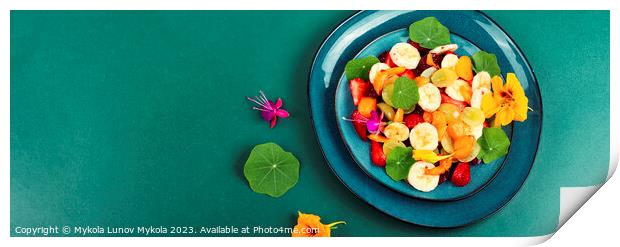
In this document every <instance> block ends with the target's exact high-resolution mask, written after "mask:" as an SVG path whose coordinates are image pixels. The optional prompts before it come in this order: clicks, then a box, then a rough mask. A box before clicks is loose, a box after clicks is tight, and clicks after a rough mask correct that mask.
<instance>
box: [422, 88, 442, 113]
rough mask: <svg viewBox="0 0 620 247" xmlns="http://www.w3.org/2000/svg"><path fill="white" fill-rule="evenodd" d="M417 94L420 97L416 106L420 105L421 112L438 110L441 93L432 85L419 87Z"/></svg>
mask: <svg viewBox="0 0 620 247" xmlns="http://www.w3.org/2000/svg"><path fill="white" fill-rule="evenodd" d="M418 93H419V95H420V97H419V100H418V105H420V107H422V109H423V110H425V111H428V112H434V111H435V110H437V108H439V105H441V93H440V92H439V89H438V88H437V87H436V86H435V85H433V84H432V83H427V84H424V85H423V86H421V87H419V88H418Z"/></svg>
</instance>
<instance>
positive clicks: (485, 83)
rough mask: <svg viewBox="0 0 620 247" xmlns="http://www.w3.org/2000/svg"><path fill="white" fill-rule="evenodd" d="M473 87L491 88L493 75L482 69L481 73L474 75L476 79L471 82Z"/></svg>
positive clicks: (474, 88)
mask: <svg viewBox="0 0 620 247" xmlns="http://www.w3.org/2000/svg"><path fill="white" fill-rule="evenodd" d="M471 87H472V89H473V90H476V89H480V88H486V89H488V90H491V75H490V74H489V73H488V72H486V71H480V73H478V74H476V76H474V79H473V80H472V82H471Z"/></svg>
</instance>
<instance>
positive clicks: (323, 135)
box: [308, 11, 542, 228]
mask: <svg viewBox="0 0 620 247" xmlns="http://www.w3.org/2000/svg"><path fill="white" fill-rule="evenodd" d="M428 16H434V17H436V18H437V19H439V21H441V23H443V24H444V25H445V26H446V27H448V29H449V30H450V31H451V32H452V39H453V41H455V42H457V43H459V44H461V45H463V46H465V49H463V48H461V49H460V50H459V52H461V54H471V53H472V52H475V51H476V50H477V49H482V50H485V51H487V52H490V53H494V54H496V55H497V58H498V62H499V65H500V68H501V69H502V73H503V74H505V73H506V72H514V73H515V74H516V75H517V77H518V78H519V80H520V82H521V85H522V86H523V88H524V90H525V93H526V95H527V96H528V98H529V106H530V108H532V109H533V112H529V113H528V120H527V121H525V122H518V123H515V124H514V125H513V126H512V135H511V139H512V140H511V147H510V152H509V153H508V155H507V156H506V157H505V159H504V160H503V161H497V163H495V164H486V165H480V166H479V167H476V168H475V171H474V170H472V173H474V174H472V178H476V179H478V180H479V181H478V180H476V181H472V185H471V187H466V188H464V189H465V190H464V191H462V192H451V190H452V189H455V188H449V187H446V186H447V184H442V185H440V186H439V187H438V188H437V190H439V189H441V187H442V186H443V187H446V188H445V189H442V190H444V191H437V193H431V194H425V195H421V194H420V193H418V192H416V191H415V190H412V189H410V188H407V187H398V186H399V185H398V183H389V181H387V182H386V181H383V180H381V178H380V177H379V176H380V174H381V173H379V172H378V171H377V172H375V171H372V170H371V169H372V168H373V167H372V166H367V163H365V161H364V159H368V158H367V157H368V154H367V153H368V143H364V142H361V141H356V140H349V139H353V137H356V136H355V134H354V133H353V132H351V131H352V128H350V126H349V125H350V124H349V125H347V124H346V123H339V122H340V118H341V117H342V116H343V115H347V114H349V113H350V110H352V109H353V108H352V107H353V106H352V103H351V99H350V96H348V93H349V92H348V90H347V89H346V88H345V87H343V89H342V90H338V86H339V84H340V82H341V81H342V79H343V74H344V65H345V64H346V62H347V61H349V60H351V59H353V58H355V57H357V56H365V55H370V54H373V55H376V54H377V53H376V52H378V51H379V50H380V51H383V50H386V49H387V47H389V46H391V45H388V44H387V43H391V44H393V43H392V40H400V39H404V38H406V35H405V33H403V32H406V31H404V30H405V29H406V28H407V27H409V25H410V24H411V23H413V22H414V21H417V20H421V19H423V18H425V17H428ZM384 43H385V44H384ZM467 47H468V48H467ZM344 85H346V84H343V86H344ZM345 95H346V96H347V97H345ZM308 98H309V101H310V111H311V117H312V119H313V125H314V129H315V131H316V134H317V137H318V140H319V143H320V145H321V148H322V151H323V154H324V155H325V158H326V159H327V161H328V164H329V166H330V167H331V168H332V170H333V172H334V173H335V174H336V175H337V176H338V178H339V179H340V180H341V181H342V182H343V183H344V184H345V185H346V186H347V187H348V188H349V189H350V190H351V191H352V192H353V193H354V194H356V195H357V196H358V197H359V198H360V199H362V200H364V201H365V202H367V203H369V204H370V205H372V206H374V207H375V208H377V209H379V210H380V211H382V212H384V213H386V214H388V215H391V216H394V217H396V218H398V219H401V220H403V221H407V222H411V223H414V224H418V225H423V226H429V227H444V228H445V227H458V226H463V225H467V224H471V223H473V222H476V221H478V220H480V219H483V218H485V217H487V216H489V215H491V214H493V213H494V212H496V211H497V210H499V209H500V208H501V207H502V206H504V205H505V204H506V203H507V202H508V201H509V200H510V199H511V198H512V197H513V196H514V195H515V194H516V192H517V191H518V190H519V188H520V187H521V185H522V184H523V182H524V181H525V179H526V178H527V176H528V174H529V171H530V169H531V167H532V164H533V162H534V158H535V156H536V152H537V150H538V143H539V138H540V131H541V126H542V105H541V104H542V101H541V98H540V92H539V89H538V84H537V81H536V78H535V77H534V74H533V72H532V69H531V68H530V66H529V64H528V62H527V60H526V58H525V57H524V56H523V54H522V53H521V51H520V50H519V48H518V47H517V46H516V45H515V43H514V42H513V41H512V39H510V37H508V35H507V34H506V33H505V32H504V31H503V30H502V29H501V28H500V27H499V26H498V25H497V24H496V23H495V22H493V21H492V20H491V19H490V18H488V17H487V16H486V15H484V14H483V13H481V12H476V11H362V12H359V13H357V14H355V15H353V16H352V17H350V18H349V19H347V20H345V21H344V22H343V23H342V24H341V25H340V26H338V27H337V28H336V29H335V30H334V31H333V32H332V34H330V35H329V36H328V37H327V39H326V40H325V42H324V43H323V45H322V46H321V48H320V49H319V51H318V52H317V54H316V57H315V60H314V63H313V65H312V70H311V72H310V81H309V83H308ZM345 112H346V114H345ZM339 126H340V127H342V131H341V130H340V128H339ZM364 148H365V149H364ZM356 160H357V162H356ZM358 163H359V165H358ZM360 167H362V168H363V169H360ZM365 171H366V172H365ZM381 172H383V171H381ZM383 174H384V172H383ZM388 179H389V178H388ZM403 185H406V184H403Z"/></svg>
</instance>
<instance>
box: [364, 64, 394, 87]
mask: <svg viewBox="0 0 620 247" xmlns="http://www.w3.org/2000/svg"><path fill="white" fill-rule="evenodd" d="M389 68H390V66H389V65H387V64H385V63H375V64H374V65H372V67H370V72H368V78H369V79H370V83H371V84H374V83H375V77H377V73H379V71H382V70H386V69H389Z"/></svg>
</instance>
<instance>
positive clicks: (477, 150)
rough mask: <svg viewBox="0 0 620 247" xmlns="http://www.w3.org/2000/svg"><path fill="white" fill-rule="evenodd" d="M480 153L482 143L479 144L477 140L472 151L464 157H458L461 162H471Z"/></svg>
mask: <svg viewBox="0 0 620 247" xmlns="http://www.w3.org/2000/svg"><path fill="white" fill-rule="evenodd" d="M479 153H480V145H478V143H477V142H474V148H473V149H472V150H471V153H470V154H469V155H468V156H467V157H465V158H463V159H458V160H459V161H460V162H470V161H472V160H474V158H476V156H478V154H479Z"/></svg>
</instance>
